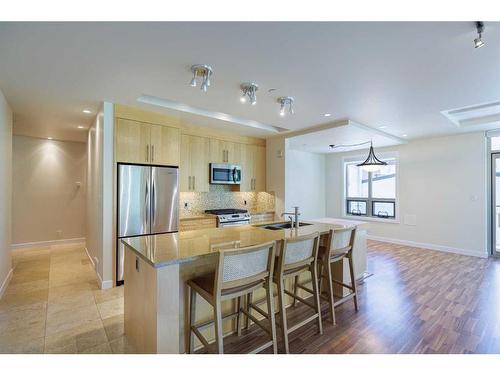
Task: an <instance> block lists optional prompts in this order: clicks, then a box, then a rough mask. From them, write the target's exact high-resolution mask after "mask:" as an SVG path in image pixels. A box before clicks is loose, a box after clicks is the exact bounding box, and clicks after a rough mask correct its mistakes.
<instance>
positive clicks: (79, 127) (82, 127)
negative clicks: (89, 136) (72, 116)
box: [77, 125, 85, 129]
mask: <svg viewBox="0 0 500 375" xmlns="http://www.w3.org/2000/svg"><path fill="white" fill-rule="evenodd" d="M77 128H78V129H85V126H82V125H78V126H77Z"/></svg>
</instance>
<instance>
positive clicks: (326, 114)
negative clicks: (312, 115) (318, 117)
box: [323, 113, 332, 117]
mask: <svg viewBox="0 0 500 375" xmlns="http://www.w3.org/2000/svg"><path fill="white" fill-rule="evenodd" d="M331 115H332V114H331V113H323V116H325V117H330V116H331Z"/></svg>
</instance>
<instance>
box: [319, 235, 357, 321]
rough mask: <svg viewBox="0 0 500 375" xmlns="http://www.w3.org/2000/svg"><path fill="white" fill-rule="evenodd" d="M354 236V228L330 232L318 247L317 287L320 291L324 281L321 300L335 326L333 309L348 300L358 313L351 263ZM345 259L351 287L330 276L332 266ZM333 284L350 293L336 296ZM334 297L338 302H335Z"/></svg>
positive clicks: (354, 277)
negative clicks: (325, 301) (350, 300)
mask: <svg viewBox="0 0 500 375" xmlns="http://www.w3.org/2000/svg"><path fill="white" fill-rule="evenodd" d="M355 235H356V227H349V228H342V229H335V230H330V232H329V233H328V240H327V243H326V246H320V248H319V256H318V263H319V268H320V280H319V286H320V290H321V285H322V281H323V280H325V281H326V285H325V289H326V296H325V295H323V294H321V298H324V299H326V300H327V301H328V304H329V306H330V318H331V320H332V324H333V325H335V307H336V306H338V305H340V304H342V303H344V302H346V301H347V300H349V299H351V298H352V299H353V300H354V309H355V310H356V311H358V294H357V289H356V276H355V274H354V268H353V263H352V249H353V245H354V237H355ZM344 258H347V260H348V262H349V274H350V277H351V285H347V284H345V283H343V282H342V281H339V280H335V279H334V278H333V276H332V264H333V263H336V262H342V263H343V260H344ZM333 284H336V285H340V286H341V287H344V288H347V289H349V290H350V291H351V293H349V294H348V295H346V296H343V295H342V296H337V295H334V292H333ZM334 297H337V298H338V300H337V301H335V300H334Z"/></svg>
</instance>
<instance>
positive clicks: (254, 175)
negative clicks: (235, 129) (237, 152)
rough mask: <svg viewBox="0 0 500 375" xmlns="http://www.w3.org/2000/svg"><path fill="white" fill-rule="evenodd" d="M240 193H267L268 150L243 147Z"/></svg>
mask: <svg viewBox="0 0 500 375" xmlns="http://www.w3.org/2000/svg"><path fill="white" fill-rule="evenodd" d="M242 147H243V151H242V153H241V154H242V162H241V169H242V176H241V185H240V191H266V148H265V147H264V146H258V145H242Z"/></svg>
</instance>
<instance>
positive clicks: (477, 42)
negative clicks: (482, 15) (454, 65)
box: [474, 21, 484, 48]
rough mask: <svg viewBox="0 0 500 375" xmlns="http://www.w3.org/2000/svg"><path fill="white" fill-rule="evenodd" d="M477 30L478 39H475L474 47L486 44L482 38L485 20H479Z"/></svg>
mask: <svg viewBox="0 0 500 375" xmlns="http://www.w3.org/2000/svg"><path fill="white" fill-rule="evenodd" d="M476 30H477V35H478V36H477V38H476V39H474V48H481V47H482V46H484V42H483V40H482V34H483V31H484V22H481V21H477V22H476Z"/></svg>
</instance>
